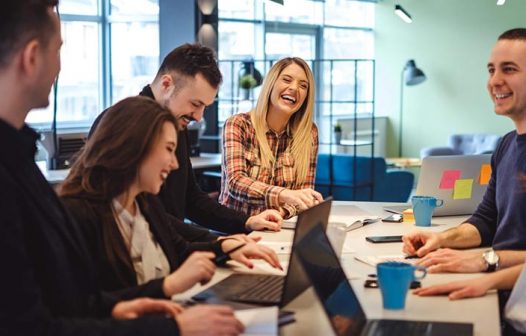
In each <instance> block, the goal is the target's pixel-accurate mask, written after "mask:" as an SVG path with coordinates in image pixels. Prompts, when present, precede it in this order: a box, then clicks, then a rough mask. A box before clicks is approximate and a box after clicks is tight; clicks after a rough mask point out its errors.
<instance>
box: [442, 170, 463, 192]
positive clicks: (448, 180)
mask: <svg viewBox="0 0 526 336" xmlns="http://www.w3.org/2000/svg"><path fill="white" fill-rule="evenodd" d="M460 174H461V171H460V170H444V172H443V173H442V179H441V180H440V186H439V187H438V188H439V189H453V188H454V187H455V181H456V180H458V179H459V178H460Z"/></svg>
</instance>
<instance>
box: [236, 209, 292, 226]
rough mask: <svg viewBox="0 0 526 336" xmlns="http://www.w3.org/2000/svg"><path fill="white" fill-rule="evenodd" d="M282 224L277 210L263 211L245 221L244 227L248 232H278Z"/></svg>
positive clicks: (281, 218)
mask: <svg viewBox="0 0 526 336" xmlns="http://www.w3.org/2000/svg"><path fill="white" fill-rule="evenodd" d="M281 224H283V217H282V216H281V214H280V213H279V211H277V210H272V209H269V210H265V211H263V212H261V213H259V214H257V215H254V216H252V217H250V218H249V219H247V222H246V224H245V226H246V227H247V229H249V230H271V231H279V230H280V229H281Z"/></svg>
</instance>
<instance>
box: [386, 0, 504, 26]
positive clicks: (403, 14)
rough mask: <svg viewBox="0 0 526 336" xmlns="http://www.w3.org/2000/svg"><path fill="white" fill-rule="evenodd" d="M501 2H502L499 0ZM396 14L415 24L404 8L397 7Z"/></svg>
mask: <svg viewBox="0 0 526 336" xmlns="http://www.w3.org/2000/svg"><path fill="white" fill-rule="evenodd" d="M499 1H500V0H499ZM395 13H396V15H398V16H399V17H400V18H401V19H402V20H404V21H405V22H407V23H411V22H413V19H412V18H411V15H409V13H408V12H406V10H405V9H404V7H402V6H400V5H395Z"/></svg>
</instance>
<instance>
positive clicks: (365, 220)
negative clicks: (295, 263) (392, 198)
mask: <svg viewBox="0 0 526 336" xmlns="http://www.w3.org/2000/svg"><path fill="white" fill-rule="evenodd" d="M297 220H298V216H294V217H291V218H289V219H286V220H284V221H283V225H281V228H283V229H295V228H296V221H297ZM379 220H380V217H378V216H375V215H359V216H346V215H330V216H329V223H341V225H343V226H344V227H345V230H346V231H351V230H354V229H358V228H360V227H362V226H364V225H367V224H371V223H374V222H377V221H379Z"/></svg>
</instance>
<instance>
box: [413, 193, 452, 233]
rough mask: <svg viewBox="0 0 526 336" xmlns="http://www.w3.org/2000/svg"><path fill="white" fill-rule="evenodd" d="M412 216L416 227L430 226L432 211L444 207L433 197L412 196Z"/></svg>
mask: <svg viewBox="0 0 526 336" xmlns="http://www.w3.org/2000/svg"><path fill="white" fill-rule="evenodd" d="M411 204H412V205H413V215H414V216H415V224H416V225H417V226H431V217H433V210H434V209H435V208H438V207H441V206H442V205H444V201H443V200H441V199H438V198H436V197H433V196H413V197H411Z"/></svg>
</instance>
